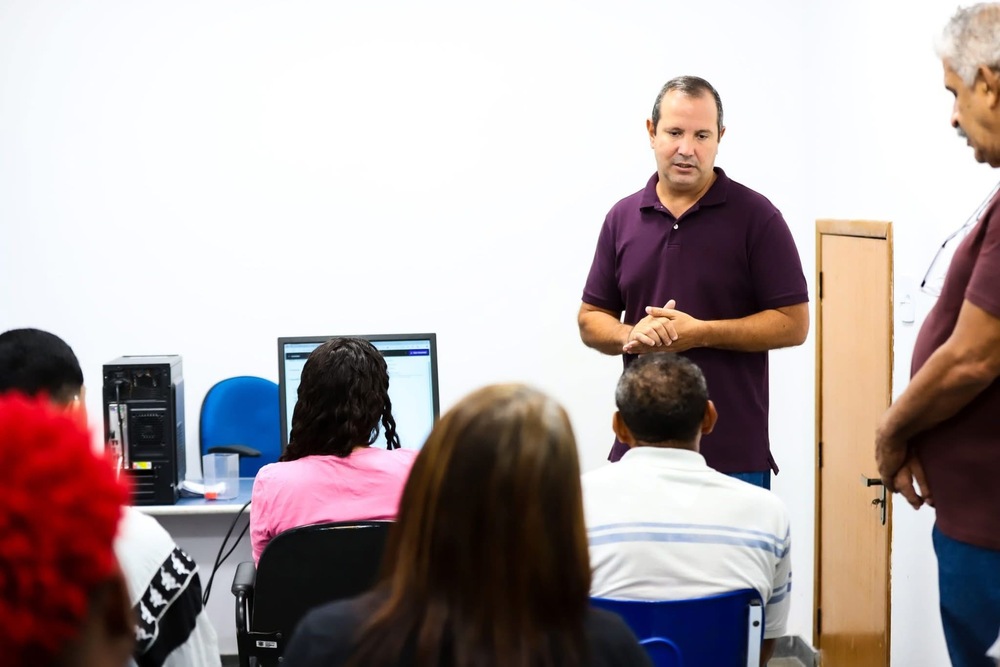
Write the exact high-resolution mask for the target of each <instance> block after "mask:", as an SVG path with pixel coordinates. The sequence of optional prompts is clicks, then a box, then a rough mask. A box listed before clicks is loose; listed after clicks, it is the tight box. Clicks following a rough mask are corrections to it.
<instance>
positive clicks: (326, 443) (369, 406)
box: [250, 338, 417, 562]
mask: <svg viewBox="0 0 1000 667" xmlns="http://www.w3.org/2000/svg"><path fill="white" fill-rule="evenodd" d="M380 425H381V427H382V428H384V429H385V439H386V442H388V443H389V444H390V446H391V447H392V449H389V450H386V449H381V448H376V447H371V444H372V443H374V442H375V439H376V438H377V437H378V435H379V427H380ZM398 447H399V436H398V435H397V434H396V422H395V420H394V419H393V417H392V403H391V401H390V400H389V371H388V368H387V366H386V363H385V359H384V358H383V357H382V354H381V353H380V352H379V351H378V350H377V349H375V347H374V346H373V345H372V344H371V343H369V342H368V341H366V340H362V339H360V338H333V339H331V340H328V341H327V342H325V343H323V344H322V345H320V346H319V347H317V348H316V349H315V350H313V352H312V354H310V355H309V358H308V359H307V360H306V363H305V366H304V367H303V368H302V377H301V380H300V382H299V393H298V401H297V402H296V403H295V409H294V411H293V412H292V433H291V436H290V438H289V443H288V447H287V448H286V449H285V452H284V454H282V456H281V460H279V461H278V462H277V463H272V464H269V465H266V466H264V467H263V468H261V469H260V471H259V472H258V473H257V477H256V479H255V480H254V484H253V494H252V496H251V498H252V500H253V502H252V503H251V504H250V536H251V542H252V549H253V559H254V562H257V561H259V560H260V555H261V553H262V552H263V551H264V547H265V546H267V543H268V542H270V541H271V539H272V538H273V537H274V536H275V535H277V534H278V533H281V532H284V531H286V530H289V529H291V528H296V527H298V526H305V525H310V524H314V523H326V522H331V521H365V520H393V519H395V518H396V513H397V511H398V508H399V496H400V494H401V493H402V491H403V484H405V483H406V478H407V476H408V475H409V474H410V468H411V467H412V465H413V459H414V458H416V455H417V452H416V451H413V450H408V449H398Z"/></svg>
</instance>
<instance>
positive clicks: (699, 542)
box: [583, 446, 792, 639]
mask: <svg viewBox="0 0 1000 667" xmlns="http://www.w3.org/2000/svg"><path fill="white" fill-rule="evenodd" d="M583 501H584V512H585V514H586V520H587V535H588V539H589V543H590V565H591V568H592V569H593V581H592V583H591V590H590V592H591V595H592V596H594V597H605V598H615V599H622V600H681V599H687V598H697V597H704V596H707V595H715V594H718V593H724V592H727V591H734V590H739V589H744V588H754V589H756V590H757V591H758V592H760V594H761V597H762V598H763V599H764V601H765V604H766V606H765V610H764V615H765V629H764V638H765V639H770V638H774V637H780V636H781V635H783V634H784V633H785V625H786V622H787V619H788V602H789V593H790V591H791V587H792V572H791V555H790V549H791V537H790V533H789V525H788V512H787V510H786V509H785V505H784V503H782V502H781V499H780V498H778V497H777V496H776V495H774V494H773V493H772V492H771V491H768V490H766V489H762V488H759V487H756V486H753V485H752V484H748V483H746V482H742V481H740V480H737V479H733V478H732V477H729V476H727V475H724V474H722V473H720V472H717V471H715V470H713V469H711V468H709V467H708V466H707V465H706V464H705V458H704V457H703V456H702V455H701V454H699V453H697V452H693V451H689V450H683V449H671V448H660V447H645V446H643V447H635V448H633V449H630V450H629V451H628V452H626V453H625V455H624V456H623V457H622V459H621V460H620V461H618V462H617V463H609V464H607V465H605V466H603V467H601V468H599V469H597V470H593V471H591V472H588V473H586V474H584V475H583Z"/></svg>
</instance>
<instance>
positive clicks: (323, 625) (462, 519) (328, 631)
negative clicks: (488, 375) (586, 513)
mask: <svg viewBox="0 0 1000 667" xmlns="http://www.w3.org/2000/svg"><path fill="white" fill-rule="evenodd" d="M589 587H590V562H589V560H588V556H587V539H586V529H585V527H584V523H583V506H582V505H581V500H580V464H579V460H578V457H577V451H576V439H575V438H574V437H573V429H572V428H571V427H570V423H569V417H568V416H567V415H566V411H565V410H563V408H562V407H561V406H560V405H559V404H558V403H556V402H555V401H554V400H552V399H551V398H549V397H548V396H546V395H545V394H543V393H541V392H539V391H537V390H535V389H531V388H529V387H525V386H523V385H517V384H509V385H494V386H491V387H486V388H484V389H480V390H479V391H476V392H473V393H472V394H470V395H469V396H467V397H465V398H464V399H462V400H461V401H459V403H458V404H457V405H456V406H455V407H454V408H452V409H451V410H449V411H448V412H447V414H445V415H444V417H442V418H441V421H440V422H438V423H437V424H436V425H435V426H434V429H433V430H432V431H431V434H430V436H429V437H428V438H427V442H426V443H425V444H424V447H423V449H422V450H421V452H420V456H419V457H417V461H416V463H415V464H414V467H413V472H412V474H411V475H410V479H409V480H408V481H407V483H406V489H405V491H404V492H403V502H402V504H401V506H400V512H399V521H398V522H397V523H395V524H393V526H392V529H391V530H390V533H389V542H388V545H387V550H386V553H385V556H384V558H383V575H382V580H381V581H380V582H379V584H378V585H377V587H376V588H375V590H374V591H372V592H371V593H368V594H366V595H362V596H360V597H357V598H354V599H350V600H341V601H338V602H333V603H329V604H326V605H322V606H320V607H317V608H316V609H314V610H313V611H311V612H309V613H308V614H307V615H306V616H305V618H304V619H303V620H302V622H301V623H300V624H299V625H298V627H297V628H296V630H295V632H294V633H293V635H292V638H291V641H290V642H289V644H288V648H287V650H286V651H285V655H284V662H283V663H282V664H283V665H286V666H287V667H338V666H340V665H359V666H360V665H364V666H365V667H388V666H393V667H406V666H409V665H434V666H435V667H469V666H470V665H476V666H477V667H507V666H508V665H520V666H527V665H535V666H541V665H549V666H551V667H555V666H556V665H559V667H618V666H620V667H642V666H643V665H648V664H649V659H648V657H647V656H646V654H645V652H644V651H643V650H642V648H641V647H640V646H639V643H638V641H637V640H636V638H635V635H633V634H632V632H631V631H630V630H629V628H628V626H626V625H625V623H624V622H623V621H622V620H621V619H620V618H618V616H616V615H614V614H611V613H609V612H607V611H603V610H598V609H592V608H591V607H590V600H589V595H588V589H589Z"/></svg>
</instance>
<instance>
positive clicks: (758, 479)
mask: <svg viewBox="0 0 1000 667" xmlns="http://www.w3.org/2000/svg"><path fill="white" fill-rule="evenodd" d="M726 474H727V475H729V476H730V477H734V478H736V479H742V480H743V481H744V482H750V483H751V484H753V485H754V486H759V487H760V488H762V489H770V488H771V471H770V470H765V471H764V472H729V473H726Z"/></svg>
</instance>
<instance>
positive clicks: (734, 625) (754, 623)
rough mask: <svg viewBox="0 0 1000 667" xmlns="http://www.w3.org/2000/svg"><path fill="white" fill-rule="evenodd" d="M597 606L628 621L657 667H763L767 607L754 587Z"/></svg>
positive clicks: (599, 601) (601, 602) (597, 602)
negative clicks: (682, 597)
mask: <svg viewBox="0 0 1000 667" xmlns="http://www.w3.org/2000/svg"><path fill="white" fill-rule="evenodd" d="M590 602H591V604H592V605H593V606H595V607H599V608H601V609H607V610H608V611H612V612H614V613H616V614H618V615H619V616H621V617H622V619H623V620H624V621H625V623H627V624H628V626H629V627H630V628H632V632H634V633H635V635H636V636H637V637H638V638H639V641H640V643H642V644H643V647H644V648H646V651H647V652H648V653H649V656H650V658H651V659H652V661H653V664H654V665H656V667H758V666H759V664H760V646H761V641H762V639H763V633H764V606H763V601H762V600H761V597H760V593H758V592H757V591H755V590H753V589H747V590H741V591H733V592H731V593H722V594H720V595H712V596H709V597H704V598H695V599H690V600H667V601H657V602H648V601H645V600H610V599H607V598H591V599H590Z"/></svg>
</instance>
